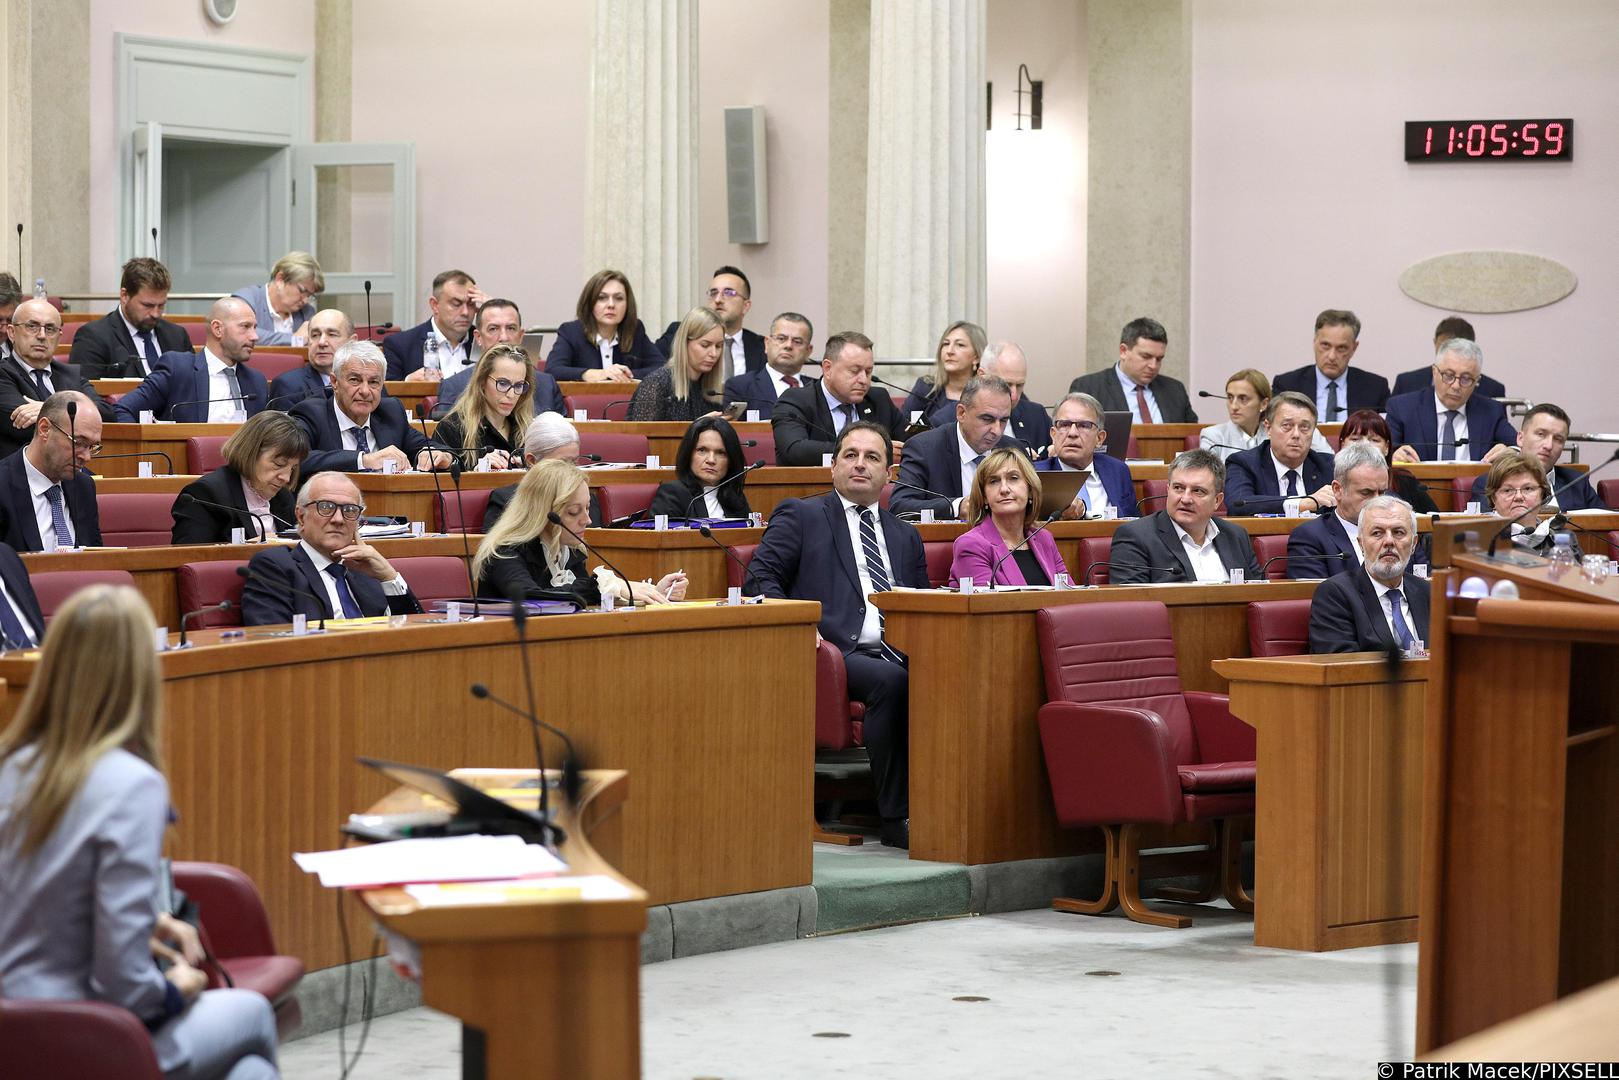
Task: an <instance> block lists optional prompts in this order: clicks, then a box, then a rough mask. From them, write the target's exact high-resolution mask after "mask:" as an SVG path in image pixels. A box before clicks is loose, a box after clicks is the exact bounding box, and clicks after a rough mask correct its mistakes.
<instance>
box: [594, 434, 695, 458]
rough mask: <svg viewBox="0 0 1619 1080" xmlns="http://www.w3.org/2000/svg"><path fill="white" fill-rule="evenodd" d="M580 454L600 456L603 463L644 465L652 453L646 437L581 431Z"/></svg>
mask: <svg viewBox="0 0 1619 1080" xmlns="http://www.w3.org/2000/svg"><path fill="white" fill-rule="evenodd" d="M579 452H580V453H581V454H600V455H601V459H602V460H603V461H624V462H629V463H630V464H632V465H640V464H642V463H644V462H645V461H646V457H647V454H648V453H650V451H649V450H648V449H647V441H646V436H645V435H617V434H609V433H608V432H604V431H581V432H580V433H579ZM670 464H671V465H672V464H673V462H670Z"/></svg>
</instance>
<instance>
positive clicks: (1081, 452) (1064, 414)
mask: <svg viewBox="0 0 1619 1080" xmlns="http://www.w3.org/2000/svg"><path fill="white" fill-rule="evenodd" d="M1105 442H1107V429H1106V428H1104V427H1103V426H1102V403H1101V402H1100V401H1097V400H1096V399H1095V398H1093V397H1091V396H1090V395H1089V394H1077V393H1076V394H1069V395H1068V396H1067V397H1065V398H1063V399H1062V400H1061V401H1059V402H1058V403H1057V412H1056V414H1055V415H1054V416H1053V417H1052V420H1051V456H1050V457H1048V458H1046V459H1045V460H1043V461H1037V462H1035V463H1034V467H1035V469H1036V470H1038V471H1040V472H1082V473H1088V474H1089V475H1088V476H1086V477H1085V486H1084V487H1082V488H1080V489H1079V494H1077V495H1076V496H1075V497H1074V502H1073V505H1072V506H1070V507H1069V508H1068V509H1067V510H1064V511H1063V517H1064V518H1083V517H1085V516H1087V514H1089V516H1090V517H1097V516H1099V515H1101V513H1102V512H1103V511H1104V510H1106V509H1107V508H1108V507H1109V506H1111V507H1113V509H1114V511H1115V512H1116V516H1117V517H1121V518H1132V517H1139V516H1140V514H1141V511H1140V509H1139V508H1138V507H1137V505H1136V485H1135V482H1134V481H1133V480H1131V479H1130V466H1128V465H1126V464H1125V463H1124V462H1122V461H1120V460H1119V459H1118V458H1115V457H1109V456H1108V455H1107V454H1105V453H1104V454H1098V453H1097V451H1098V450H1100V449H1101V448H1102V444H1103V443H1105Z"/></svg>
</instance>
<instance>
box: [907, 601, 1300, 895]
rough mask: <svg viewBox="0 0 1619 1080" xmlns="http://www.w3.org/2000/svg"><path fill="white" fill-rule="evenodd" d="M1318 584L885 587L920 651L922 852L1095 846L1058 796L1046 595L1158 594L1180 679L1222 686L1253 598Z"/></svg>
mask: <svg viewBox="0 0 1619 1080" xmlns="http://www.w3.org/2000/svg"><path fill="white" fill-rule="evenodd" d="M1316 584H1317V583H1316V582H1314V581H1273V582H1261V583H1258V584H1247V585H1140V586H1133V585H1122V586H1108V587H1105V588H1099V589H1074V590H1067V591H1064V592H1016V593H1013V592H1007V593H988V592H985V593H973V594H970V595H968V596H960V595H957V594H955V593H945V592H911V591H904V590H898V591H894V592H885V593H880V594H878V595H877V596H876V597H875V602H876V604H877V606H878V607H879V608H881V609H882V611H883V614H884V616H885V618H886V621H885V623H884V631H883V636H884V638H885V639H886V640H887V641H888V643H889V644H891V645H893V646H894V647H895V648H897V649H899V650H901V651H902V652H905V653H907V654H908V655H909V657H910V672H911V685H910V699H911V712H910V741H911V857H912V858H916V859H930V860H935V861H938V862H960V863H988V862H1007V861H1010V860H1013V859H1040V858H1046V857H1048V856H1053V855H1067V854H1073V853H1075V852H1080V851H1088V850H1094V849H1095V846H1096V839H1097V835H1098V834H1097V833H1096V832H1095V830H1086V829H1065V828H1063V827H1062V826H1060V825H1059V824H1058V823H1057V815H1056V812H1055V811H1054V810H1053V808H1052V804H1051V784H1050V781H1049V780H1048V779H1047V777H1046V766H1045V757H1044V754H1043V752H1042V750H1041V747H1040V728H1039V722H1038V717H1039V712H1040V706H1041V705H1042V704H1044V702H1045V693H1044V686H1045V684H1044V682H1043V678H1042V674H1041V667H1040V647H1039V643H1038V641H1037V639H1036V635H1035V628H1034V614H1035V612H1036V611H1038V610H1039V609H1040V608H1042V607H1050V606H1054V605H1058V604H1089V603H1099V602H1106V601H1115V600H1157V601H1160V602H1162V603H1164V604H1165V605H1167V606H1168V608H1169V619H1170V626H1171V628H1172V630H1173V632H1174V635H1175V655H1176V659H1177V660H1178V661H1179V665H1180V676H1181V683H1182V685H1183V686H1184V687H1185V688H1186V689H1187V690H1211V691H1215V692H1224V691H1225V689H1226V681H1225V678H1224V677H1223V676H1221V675H1220V674H1218V673H1217V672H1216V671H1215V670H1214V669H1213V667H1212V666H1211V665H1212V662H1213V661H1214V660H1223V659H1225V658H1227V657H1231V656H1247V655H1248V621H1247V611H1248V604H1249V602H1250V601H1253V600H1296V599H1304V598H1307V597H1309V596H1311V595H1312V594H1313V593H1314V592H1315V587H1316Z"/></svg>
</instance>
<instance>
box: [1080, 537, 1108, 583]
mask: <svg viewBox="0 0 1619 1080" xmlns="http://www.w3.org/2000/svg"><path fill="white" fill-rule="evenodd" d="M1112 554H1113V537H1112V536H1085V537H1081V538H1080V541H1079V565H1078V566H1076V567H1074V569H1075V570H1077V571H1079V573H1078V574H1077V575H1076V576H1075V578H1076V580H1079V579H1081V578H1084V580H1079V584H1081V585H1106V584H1107V571H1108V566H1107V560H1108V557H1109V556H1110V555H1112ZM1087 569H1089V570H1090V576H1089V577H1088V578H1086V577H1085V571H1086V570H1087Z"/></svg>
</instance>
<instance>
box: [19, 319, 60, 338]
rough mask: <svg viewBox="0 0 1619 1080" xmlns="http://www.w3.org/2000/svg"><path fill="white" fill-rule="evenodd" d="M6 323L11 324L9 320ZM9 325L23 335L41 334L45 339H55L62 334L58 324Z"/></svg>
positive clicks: (29, 323)
mask: <svg viewBox="0 0 1619 1080" xmlns="http://www.w3.org/2000/svg"><path fill="white" fill-rule="evenodd" d="M6 321H7V322H11V320H10V319H7V320H6ZM11 325H12V326H15V327H16V328H17V329H18V330H21V331H22V332H23V333H25V334H43V335H44V336H45V337H55V336H57V335H58V334H60V333H61V332H62V327H61V325H60V324H59V323H41V322H25V323H11Z"/></svg>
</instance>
